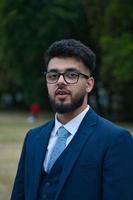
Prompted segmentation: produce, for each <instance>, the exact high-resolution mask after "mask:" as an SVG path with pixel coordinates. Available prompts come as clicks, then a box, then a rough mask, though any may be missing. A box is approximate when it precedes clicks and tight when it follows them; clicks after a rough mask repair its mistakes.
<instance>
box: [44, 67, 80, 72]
mask: <svg viewBox="0 0 133 200" xmlns="http://www.w3.org/2000/svg"><path fill="white" fill-rule="evenodd" d="M48 72H60V71H59V70H58V69H56V68H55V69H51V70H49V71H48ZM64 72H80V71H79V70H78V69H76V68H74V67H71V68H68V69H66V70H65V71H64Z"/></svg>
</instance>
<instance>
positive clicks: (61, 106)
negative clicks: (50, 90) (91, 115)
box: [49, 92, 85, 114]
mask: <svg viewBox="0 0 133 200" xmlns="http://www.w3.org/2000/svg"><path fill="white" fill-rule="evenodd" d="M84 98H85V93H83V92H80V94H77V95H76V96H75V97H73V98H72V101H71V103H66V104H65V103H64V102H60V103H57V102H56V101H55V99H53V98H52V97H51V96H50V95H49V99H50V103H51V106H52V108H53V110H54V112H57V113H59V114H65V113H69V112H72V111H74V110H75V109H77V108H79V107H80V106H81V105H82V104H83V101H84Z"/></svg>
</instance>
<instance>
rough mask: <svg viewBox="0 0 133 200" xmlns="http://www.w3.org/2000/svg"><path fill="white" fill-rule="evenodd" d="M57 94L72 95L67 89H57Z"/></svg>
mask: <svg viewBox="0 0 133 200" xmlns="http://www.w3.org/2000/svg"><path fill="white" fill-rule="evenodd" d="M55 95H70V92H69V91H67V90H57V91H56V92H55Z"/></svg>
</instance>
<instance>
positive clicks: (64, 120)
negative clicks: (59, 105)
mask: <svg viewBox="0 0 133 200" xmlns="http://www.w3.org/2000/svg"><path fill="white" fill-rule="evenodd" d="M86 107H87V104H86V105H82V106H81V107H79V108H77V109H76V110H74V111H72V112H69V113H64V114H60V113H57V118H58V120H59V121H60V122H61V123H62V124H66V123H67V122H69V121H70V120H71V119H73V118H74V117H76V116H77V115H79V114H80V113H81V112H82V111H83V110H84V109H85V108H86Z"/></svg>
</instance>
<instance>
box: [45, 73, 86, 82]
mask: <svg viewBox="0 0 133 200" xmlns="http://www.w3.org/2000/svg"><path fill="white" fill-rule="evenodd" d="M51 72H54V73H57V74H58V78H57V80H56V81H53V82H50V81H48V80H47V74H49V73H51ZM69 72H72V71H66V72H55V71H49V72H46V71H45V72H44V75H45V76H46V81H47V83H49V84H55V83H57V82H58V80H59V78H60V76H63V78H64V80H65V82H66V83H67V84H76V83H77V82H78V80H79V76H80V75H82V76H84V77H85V78H86V79H89V78H90V76H88V75H86V74H83V73H81V72H78V71H73V72H74V73H76V74H77V80H76V82H73V83H70V82H68V81H67V80H66V78H65V74H67V73H69Z"/></svg>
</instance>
